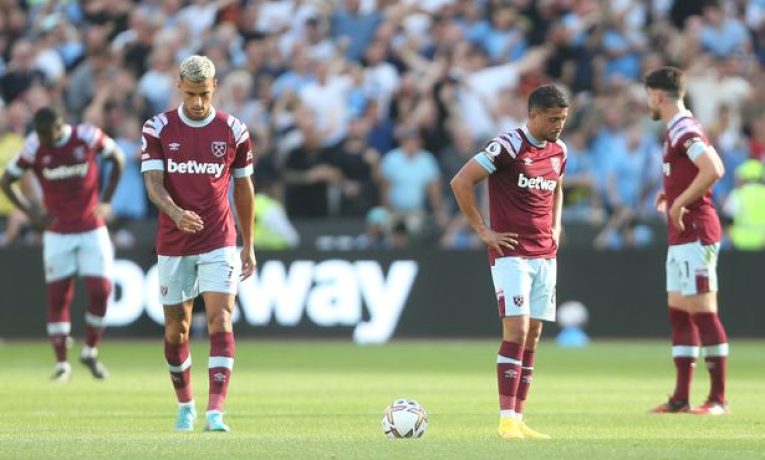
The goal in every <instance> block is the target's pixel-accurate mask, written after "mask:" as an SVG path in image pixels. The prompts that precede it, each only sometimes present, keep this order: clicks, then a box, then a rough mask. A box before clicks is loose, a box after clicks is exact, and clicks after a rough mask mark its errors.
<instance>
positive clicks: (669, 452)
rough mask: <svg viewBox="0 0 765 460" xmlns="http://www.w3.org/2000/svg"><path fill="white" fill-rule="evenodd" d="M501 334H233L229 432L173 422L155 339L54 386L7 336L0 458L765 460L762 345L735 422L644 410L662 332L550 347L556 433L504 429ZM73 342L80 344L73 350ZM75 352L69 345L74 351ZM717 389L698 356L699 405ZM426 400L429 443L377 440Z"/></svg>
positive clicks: (539, 392)
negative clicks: (384, 419)
mask: <svg viewBox="0 0 765 460" xmlns="http://www.w3.org/2000/svg"><path fill="white" fill-rule="evenodd" d="M497 345H498V342H497V341H412V342H394V343H392V344H389V345H385V346H379V347H358V346H353V345H350V344H347V343H341V342H320V341H316V342H309V341H295V342H286V341H240V342H239V343H238V344H237V356H236V365H235V368H234V374H233V380H232V384H231V388H230V391H229V400H228V404H227V415H226V420H227V422H228V423H229V424H230V425H231V427H232V429H233V431H232V432H231V433H229V434H220V433H204V432H201V427H202V423H198V428H199V429H198V430H197V431H196V432H194V433H175V432H173V431H172V429H171V426H172V422H173V418H174V415H175V410H176V406H175V402H174V394H173V391H172V387H171V385H170V379H169V377H168V375H167V371H166V367H165V363H164V358H163V352H162V345H161V342H160V341H155V342H153V343H148V342H117V341H107V342H106V344H105V345H104V347H103V349H102V356H103V358H104V361H105V363H106V364H107V365H108V366H109V367H110V370H111V373H112V375H111V377H110V379H109V380H108V381H105V382H98V381H94V380H93V379H92V378H91V377H90V376H89V375H88V374H87V373H86V371H85V369H84V368H82V366H80V365H79V364H78V363H75V364H73V365H74V373H73V375H72V379H71V380H70V382H68V383H65V384H52V383H50V382H48V381H47V377H48V375H49V373H50V371H51V369H52V364H51V360H52V352H51V350H50V349H49V347H48V346H47V344H46V343H43V342H18V343H14V342H11V343H6V344H5V345H0V363H2V364H0V458H14V459H16V458H18V459H25V458H56V459H64V458H77V459H85V458H98V459H116V458H130V459H137V458H152V459H155V458H157V459H164V458H178V459H188V458H205V459H218V460H224V459H228V458H262V459H275V458H288V459H292V458H306V459H346V458H347V459H368V458H385V459H400V458H412V459H417V458H433V459H439V460H441V459H470V458H477V459H485V458H524V459H525V458H544V459H558V458H577V459H581V460H585V459H587V460H589V459H601V458H602V459H619V460H622V459H632V458H635V459H681V458H689V459H694V460H698V459H705V458H709V459H715V460H718V459H724V458H730V459H745V458H763V456H765V371H764V370H763V369H764V366H763V364H765V342H761V341H760V342H755V341H749V342H744V341H734V343H733V345H732V347H731V352H732V359H731V362H730V366H729V376H730V377H729V386H728V394H729V401H730V403H731V406H732V409H733V414H731V415H730V416H726V417H717V418H715V417H699V416H691V415H649V414H646V410H647V409H648V408H650V407H652V406H653V405H655V404H658V403H659V402H661V401H662V400H663V399H664V398H665V397H666V395H667V393H668V392H669V391H670V390H671V386H672V383H673V373H674V370H673V367H672V364H671V360H670V358H669V347H668V345H667V344H665V343H663V342H654V341H637V342H635V341H631V342H627V341H615V342H597V343H595V344H594V345H592V346H590V347H588V348H586V349H582V350H564V349H560V348H558V347H556V346H555V345H553V344H552V343H545V344H543V345H542V347H541V349H540V351H539V352H538V354H537V366H536V371H535V372H536V374H535V377H534V385H533V386H532V389H531V396H530V399H529V403H528V404H527V416H526V419H527V420H528V422H529V425H531V426H532V427H534V428H536V429H538V430H540V431H543V432H546V433H548V434H550V435H552V436H553V437H554V439H552V440H550V441H530V440H523V441H515V442H506V441H502V440H500V439H499V438H498V437H497V436H496V433H495V428H496V424H497V402H496V401H497V395H496V382H495V376H494V359H495V354H496V349H497ZM75 350H78V348H75ZM72 354H73V355H74V351H73V353H72ZM193 357H194V363H195V367H194V377H193V378H194V385H195V393H196V398H197V408H198V409H199V410H200V412H203V411H204V408H205V406H204V404H206V402H207V396H206V392H207V373H206V358H207V344H206V342H204V341H196V342H194V345H193ZM707 388H708V378H707V373H706V370H705V369H704V368H703V365H701V366H699V369H697V372H696V378H695V382H694V392H693V393H694V394H693V396H694V400H695V401H696V402H701V400H702V399H703V397H704V396H705V392H706V390H707ZM399 397H409V398H414V399H417V400H418V401H419V402H420V403H421V404H422V405H423V406H424V407H425V408H426V409H427V411H428V413H429V418H430V427H429V429H428V432H427V433H426V434H425V437H424V438H423V439H421V440H395V441H391V440H388V439H386V438H385V437H384V435H383V433H382V430H381V428H380V417H381V413H382V410H383V408H384V407H385V406H386V405H387V404H388V403H390V402H391V401H392V400H393V399H396V398H399Z"/></svg>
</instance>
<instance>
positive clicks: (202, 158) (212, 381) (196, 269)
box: [141, 56, 255, 431]
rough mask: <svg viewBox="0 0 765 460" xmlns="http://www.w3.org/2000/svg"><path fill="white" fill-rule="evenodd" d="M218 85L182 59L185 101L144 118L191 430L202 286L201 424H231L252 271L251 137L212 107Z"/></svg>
mask: <svg viewBox="0 0 765 460" xmlns="http://www.w3.org/2000/svg"><path fill="white" fill-rule="evenodd" d="M216 87H217V80H216V79H215V66H214V65H213V63H212V61H211V60H210V59H208V58H207V57H204V56H190V57H188V58H186V59H184V60H183V62H182V63H181V66H180V78H179V81H178V89H179V90H180V92H181V96H182V103H181V105H180V106H179V107H178V108H177V109H175V110H171V111H169V112H164V113H161V114H159V115H156V116H155V117H153V118H152V119H150V120H148V121H147V122H146V123H145V124H144V126H143V153H142V163H141V171H142V172H143V174H144V182H145V184H146V190H147V191H148V194H149V198H150V199H151V201H152V202H153V203H154V204H156V205H157V207H158V208H159V209H160V211H161V212H160V215H159V228H158V230H157V245H156V250H157V255H158V259H159V261H158V273H159V286H160V296H161V301H162V304H163V305H164V311H165V358H166V359H167V364H168V366H169V368H170V378H171V379H172V382H173V386H174V387H175V393H176V396H177V397H178V403H179V409H178V417H177V419H176V422H175V428H176V429H177V430H179V431H191V430H193V429H194V421H195V420H196V408H195V405H194V398H193V395H192V389H191V355H190V352H189V326H190V323H191V312H192V306H193V302H194V299H195V298H196V297H197V295H199V293H200V292H201V293H202V296H203V299H204V303H205V309H206V312H207V330H208V332H209V335H210V357H209V361H208V373H209V400H208V404H207V414H206V417H205V418H206V424H205V429H206V430H209V431H229V427H228V425H226V424H225V423H224V422H223V405H224V402H225V399H226V393H227V392H228V385H229V380H230V378H231V371H232V369H233V367H234V334H233V329H232V326H231V314H232V312H233V309H234V296H235V294H236V291H237V285H238V281H239V279H240V278H241V279H245V278H247V277H248V276H250V275H251V274H252V273H253V271H254V270H255V255H254V252H253V246H252V221H253V203H254V192H253V185H252V180H251V179H250V176H251V174H252V169H253V167H252V152H251V149H250V135H249V133H248V132H247V127H246V126H245V125H244V124H243V123H242V122H241V121H239V120H237V119H236V118H234V117H232V116H230V115H228V114H226V113H224V112H221V111H219V110H216V109H215V108H214V107H213V106H212V97H213V93H214V92H215V88H216ZM232 177H233V179H234V180H233V183H234V193H233V196H234V205H235V206H236V211H237V213H238V216H239V225H240V228H241V232H242V240H243V247H242V249H241V251H239V253H238V254H237V252H238V251H237V248H236V236H237V235H236V226H235V223H234V216H233V214H232V213H231V208H230V206H229V203H228V192H229V188H230V186H231V178H232Z"/></svg>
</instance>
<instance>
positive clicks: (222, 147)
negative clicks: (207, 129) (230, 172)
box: [210, 141, 226, 158]
mask: <svg viewBox="0 0 765 460" xmlns="http://www.w3.org/2000/svg"><path fill="white" fill-rule="evenodd" d="M210 149H211V150H212V154H213V155H215V156H216V157H217V158H220V157H222V156H223V155H225V154H226V143H225V142H223V141H213V142H212V144H211V145H210Z"/></svg>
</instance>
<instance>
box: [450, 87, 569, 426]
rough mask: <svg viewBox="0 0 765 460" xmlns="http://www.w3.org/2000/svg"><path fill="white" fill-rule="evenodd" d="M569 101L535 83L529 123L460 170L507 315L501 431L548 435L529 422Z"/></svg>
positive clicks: (550, 306)
mask: <svg viewBox="0 0 765 460" xmlns="http://www.w3.org/2000/svg"><path fill="white" fill-rule="evenodd" d="M568 107H569V102H568V99H567V97H566V95H565V94H564V93H563V91H562V90H561V89H560V88H558V87H556V86H553V85H545V86H540V87H538V88H536V89H535V90H534V91H533V92H532V93H531V94H530V95H529V101H528V123H527V124H526V126H523V127H521V128H517V129H513V130H510V131H507V132H505V133H502V134H500V135H499V136H497V137H495V138H494V140H493V141H491V142H490V143H489V144H488V145H487V146H486V148H485V149H484V150H483V151H482V152H479V153H478V154H476V155H475V156H474V157H473V158H472V159H471V160H470V161H468V162H467V164H465V166H464V167H463V168H462V169H461V170H460V171H459V172H458V173H457V175H455V176H454V178H453V179H452V181H451V186H452V190H453V191H454V195H455V197H456V199H457V203H458V204H459V207H460V210H461V211H462V213H463V214H464V215H465V218H467V220H468V221H469V222H470V225H471V226H472V227H473V229H474V230H475V232H476V233H477V234H478V236H479V237H480V238H481V240H482V241H483V242H484V243H485V244H486V246H487V247H488V250H489V261H490V263H491V275H492V279H493V281H494V290H495V292H496V295H497V302H498V305H499V315H500V318H501V321H502V344H501V345H500V348H499V354H498V355H497V380H498V386H499V416H500V419H499V420H500V421H499V429H498V431H499V435H500V436H501V437H502V438H504V439H520V438H537V439H544V438H549V436H547V435H544V434H541V433H538V432H536V431H534V430H532V429H531V428H529V427H528V426H527V425H526V423H525V422H524V421H523V411H524V404H525V402H526V397H527V395H528V392H529V387H530V385H531V375H532V372H533V370H534V352H535V350H536V347H537V343H538V341H539V337H540V335H541V334H542V321H554V320H555V283H556V260H555V256H556V253H557V250H558V240H559V238H560V231H561V206H562V203H563V190H562V181H563V172H564V170H565V166H566V146H565V145H564V144H563V142H561V141H560V140H559V137H560V134H561V131H562V130H563V125H564V124H565V122H566V118H567V117H568ZM487 177H488V178H489V223H486V222H484V220H483V218H482V216H481V213H480V211H479V210H478V206H477V204H476V199H475V192H474V188H475V185H476V184H477V183H479V182H481V181H483V180H484V179H486V178H487Z"/></svg>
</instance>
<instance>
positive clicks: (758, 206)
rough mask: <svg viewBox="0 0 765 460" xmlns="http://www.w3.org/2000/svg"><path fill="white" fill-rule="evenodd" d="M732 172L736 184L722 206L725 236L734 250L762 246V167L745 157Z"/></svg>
mask: <svg viewBox="0 0 765 460" xmlns="http://www.w3.org/2000/svg"><path fill="white" fill-rule="evenodd" d="M735 175H736V181H737V182H738V185H737V186H736V188H735V189H734V190H733V191H732V192H731V193H730V195H729V196H728V199H727V201H726V202H725V206H724V207H723V215H724V217H725V220H726V221H727V223H728V224H729V225H727V231H728V237H729V238H730V240H731V242H732V243H733V247H735V248H736V249H740V250H744V251H758V250H761V249H765V205H764V204H763V203H765V184H763V179H765V166H763V164H762V163H761V162H760V161H757V160H747V161H746V162H744V163H743V164H742V165H741V166H739V167H738V168H736V172H735Z"/></svg>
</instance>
